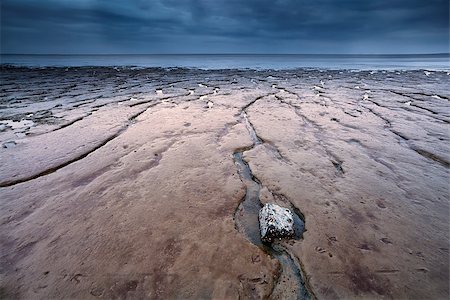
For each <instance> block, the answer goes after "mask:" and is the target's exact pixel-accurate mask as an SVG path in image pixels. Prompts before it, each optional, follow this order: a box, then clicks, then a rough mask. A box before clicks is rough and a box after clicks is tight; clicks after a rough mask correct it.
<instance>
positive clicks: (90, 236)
mask: <svg viewBox="0 0 450 300" xmlns="http://www.w3.org/2000/svg"><path fill="white" fill-rule="evenodd" d="M0 79H1V86H0V145H1V147H0V158H1V164H0V245H1V251H0V253H1V254H0V255H1V257H0V266H1V269H0V282H1V286H0V296H1V298H25V299H48V298H78V299H89V298H91V299H95V298H106V299H110V298H117V299H126V298H151V299H167V298H193V299H199V298H218V299H237V298H241V299H246V298H256V299H260V298H270V299H314V298H318V299H336V298H343V299H349V298H388V299H389V298H422V299H423V298H434V299H447V298H448V294H449V284H448V282H449V268H448V266H449V239H448V236H449V202H448V199H449V166H450V158H449V153H450V149H449V148H450V146H449V145H450V141H449V140H450V137H449V122H450V105H449V102H450V92H449V89H448V83H449V79H450V76H449V74H447V73H445V72H424V71H405V72H401V71H393V72H384V71H378V72H371V71H364V72H352V71H331V70H330V71H319V70H295V71H294V70H292V71H252V70H241V71H238V70H221V71H202V70H188V69H168V70H163V69H134V70H133V69H121V68H116V69H114V68H69V69H65V68H47V69H26V68H8V67H3V68H2V70H1V75H0ZM269 202H270V203H277V204H278V205H280V206H283V207H287V208H289V209H291V211H292V212H293V213H294V216H295V218H296V220H295V224H296V230H295V231H296V233H297V235H296V237H295V238H293V239H289V240H282V241H277V242H274V243H272V244H270V245H267V244H263V243H262V242H261V240H260V237H259V227H258V216H257V215H258V211H259V208H260V207H261V206H262V205H263V204H265V203H269Z"/></svg>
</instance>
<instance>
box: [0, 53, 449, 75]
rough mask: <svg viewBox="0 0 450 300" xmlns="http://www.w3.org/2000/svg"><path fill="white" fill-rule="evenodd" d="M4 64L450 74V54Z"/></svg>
mask: <svg viewBox="0 0 450 300" xmlns="http://www.w3.org/2000/svg"><path fill="white" fill-rule="evenodd" d="M0 64H1V65H14V66H24V67H80V66H82V67H88V66H91V67H94V66H96V67H98V66H104V67H132V68H148V67H159V68H197V69H206V70H215V69H255V70H285V69H298V68H307V69H326V70H330V69H333V70H335V69H339V70H342V69H345V70H432V71H447V72H448V71H450V54H449V53H444V54H419V55H410V54H402V55H328V54H327V55H325V54H320V55H316V54H188V55H186V54H149V55H17V54H1V55H0Z"/></svg>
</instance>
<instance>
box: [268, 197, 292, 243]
mask: <svg viewBox="0 0 450 300" xmlns="http://www.w3.org/2000/svg"><path fill="white" fill-rule="evenodd" d="M259 228H260V231H261V240H262V241H263V242H266V243H271V242H273V241H274V240H275V239H282V238H290V237H293V236H294V217H293V215H292V212H291V211H290V210H289V209H287V208H285V207H281V206H279V205H277V204H273V203H267V204H266V205H264V207H263V208H261V209H260V211H259Z"/></svg>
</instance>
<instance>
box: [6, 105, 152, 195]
mask: <svg viewBox="0 0 450 300" xmlns="http://www.w3.org/2000/svg"><path fill="white" fill-rule="evenodd" d="M156 104H157V103H156ZM156 104H155V105H156ZM155 105H151V106H148V107H146V108H145V109H144V110H142V111H140V112H138V113H136V114H134V115H132V116H130V117H129V118H128V121H127V123H126V124H125V125H123V126H122V127H121V128H120V129H119V130H118V131H117V132H115V133H114V134H112V135H110V136H109V137H107V138H106V139H104V140H103V141H102V142H101V143H99V144H97V146H95V147H94V148H92V149H90V150H88V151H86V152H84V153H82V154H80V155H78V156H76V157H74V158H72V159H70V160H67V161H65V162H63V163H61V164H59V165H57V166H54V167H51V168H49V169H46V170H43V171H41V172H39V173H36V174H32V175H29V176H25V177H22V178H18V179H10V180H5V181H2V182H0V188H3V187H10V186H14V185H16V184H19V183H24V182H27V181H31V180H34V179H37V178H40V177H43V176H46V175H49V174H52V173H54V172H56V171H58V170H59V169H62V168H64V167H66V166H68V165H70V164H72V163H75V162H77V161H79V160H82V159H83V158H85V157H87V156H88V155H89V154H91V153H93V152H95V151H97V150H98V149H100V148H101V147H103V146H105V145H106V144H107V143H109V142H110V141H112V140H114V139H115V138H117V137H118V136H120V135H121V134H122V133H123V132H125V130H126V129H128V127H129V126H130V125H132V124H134V123H133V121H134V120H135V119H136V118H137V117H139V116H140V115H141V114H143V113H145V112H146V111H147V110H148V109H149V108H150V107H153V106H155Z"/></svg>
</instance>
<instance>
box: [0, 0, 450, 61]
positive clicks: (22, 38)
mask: <svg viewBox="0 0 450 300" xmlns="http://www.w3.org/2000/svg"><path fill="white" fill-rule="evenodd" d="M0 3H1V4H0V10H1V20H0V24H1V28H0V33H1V37H0V41H1V45H0V51H1V53H15V54H178V53H179V54H191V53H261V54H270V53H275V54H288V53H289V54H296V53H298V54H386V53H391V54H396V53H413V54H414V53H448V52H449V1H448V0H371V1H368V0H1V2H0Z"/></svg>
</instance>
